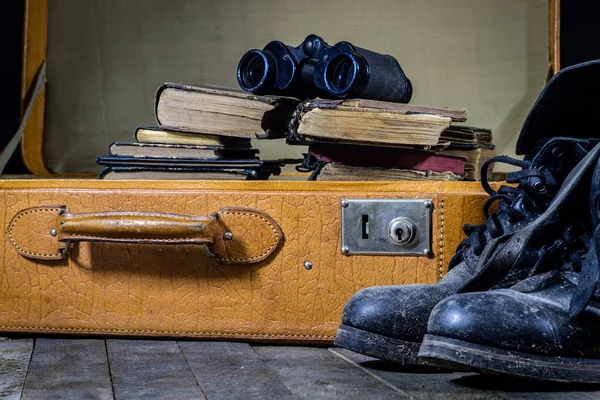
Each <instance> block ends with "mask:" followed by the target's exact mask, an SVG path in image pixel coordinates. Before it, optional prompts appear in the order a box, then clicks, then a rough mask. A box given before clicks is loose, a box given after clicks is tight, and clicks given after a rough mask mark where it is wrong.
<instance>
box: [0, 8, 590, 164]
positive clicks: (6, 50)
mask: <svg viewBox="0 0 600 400" xmlns="http://www.w3.org/2000/svg"><path fill="white" fill-rule="evenodd" d="M3 3H4V4H2V5H0V15H1V16H2V23H0V37H1V38H3V40H2V43H4V46H3V55H4V57H3V58H4V60H3V62H1V63H0V73H1V74H2V75H1V76H2V80H3V85H2V87H3V93H2V99H3V101H2V106H1V107H0V126H1V127H2V131H1V132H2V133H1V134H0V148H4V146H6V144H7V143H8V141H9V140H10V138H11V137H12V135H13V134H14V133H15V132H16V131H17V129H18V127H19V122H20V115H21V109H20V101H19V99H20V86H21V59H22V50H23V16H24V0H11V1H7V2H3ZM561 7H562V9H561V14H562V15H561V66H562V67H566V66H569V65H573V64H577V63H580V62H583V61H586V60H592V59H600V45H599V43H598V39H599V38H600V24H598V19H599V17H598V16H599V15H600V2H599V1H597V0H568V1H562V4H561ZM26 172H27V171H26V169H25V167H24V165H23V162H22V160H21V155H20V152H16V154H14V155H13V157H12V159H11V161H10V162H9V164H8V165H7V167H6V169H5V171H4V173H7V174H22V173H26Z"/></svg>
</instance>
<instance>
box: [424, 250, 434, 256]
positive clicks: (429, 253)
mask: <svg viewBox="0 0 600 400" xmlns="http://www.w3.org/2000/svg"><path fill="white" fill-rule="evenodd" d="M432 254H433V252H432V251H431V250H429V249H425V250H423V255H424V256H425V257H431V255H432Z"/></svg>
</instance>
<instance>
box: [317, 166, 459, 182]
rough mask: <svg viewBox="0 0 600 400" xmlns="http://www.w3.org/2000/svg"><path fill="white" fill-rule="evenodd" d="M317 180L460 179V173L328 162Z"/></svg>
mask: <svg viewBox="0 0 600 400" xmlns="http://www.w3.org/2000/svg"><path fill="white" fill-rule="evenodd" d="M317 180H318V181H421V180H427V181H461V180H463V178H462V177H461V176H460V175H457V174H454V173H452V172H433V171H415V170H408V169H384V168H374V167H354V166H350V165H345V164H341V163H330V164H327V165H325V166H324V167H323V169H322V170H321V172H320V173H319V175H318V176H317Z"/></svg>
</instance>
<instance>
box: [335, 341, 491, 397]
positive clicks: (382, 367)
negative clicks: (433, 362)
mask: <svg viewBox="0 0 600 400" xmlns="http://www.w3.org/2000/svg"><path fill="white" fill-rule="evenodd" d="M331 352H332V353H334V354H336V355H337V356H339V357H340V358H343V359H344V360H346V361H348V362H349V363H352V364H354V365H356V366H357V367H359V368H361V369H364V370H366V371H368V372H369V373H372V374H373V375H376V376H378V377H379V378H381V379H383V380H385V381H386V382H388V383H390V384H391V385H393V386H395V387H397V388H398V389H399V390H402V391H404V392H406V393H407V394H408V395H409V396H410V397H411V398H413V399H440V400H442V399H449V400H458V399H472V398H473V397H475V396H476V397H477V398H478V399H482V400H483V399H494V400H495V399H501V398H502V397H501V396H500V395H498V394H496V393H494V392H492V391H490V390H485V387H479V388H471V387H469V386H465V385H459V384H456V383H455V381H456V380H459V379H461V378H463V377H468V376H473V375H476V374H472V373H443V372H439V371H435V370H431V369H423V368H419V367H409V366H402V365H400V364H395V363H389V362H385V361H382V360H379V359H377V358H372V357H367V356H363V355H362V354H358V353H354V352H352V351H349V350H346V349H341V348H332V349H331Z"/></svg>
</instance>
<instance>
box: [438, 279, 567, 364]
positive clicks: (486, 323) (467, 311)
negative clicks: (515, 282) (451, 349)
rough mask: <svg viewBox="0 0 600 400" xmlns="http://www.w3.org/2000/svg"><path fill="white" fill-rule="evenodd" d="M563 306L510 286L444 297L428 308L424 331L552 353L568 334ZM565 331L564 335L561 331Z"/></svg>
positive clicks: (476, 341) (504, 347) (507, 347)
mask: <svg viewBox="0 0 600 400" xmlns="http://www.w3.org/2000/svg"><path fill="white" fill-rule="evenodd" d="M564 320H565V315H564V310H563V309H562V308H561V307H559V306H558V305H553V304H551V303H544V302H540V301H539V300H538V299H536V298H533V297H532V296H528V295H527V294H523V293H519V292H515V291H512V290H494V291H490V292H481V293H466V294H459V295H454V296H451V297H448V298H447V299H445V300H443V301H441V302H440V303H439V304H437V305H436V307H435V308H434V309H433V311H432V312H431V315H430V318H429V323H428V329H427V333H428V334H431V335H436V336H443V337H448V338H452V339H458V340H462V341H466V342H470V343H475V344H479V345H484V346H490V347H496V348H502V349H506V350H514V351H522V352H535V353H545V354H556V355H558V354H559V353H561V352H562V344H561V338H564V337H568V336H569V334H568V332H563V330H564V329H563V328H566V329H568V326H567V325H565V324H562V323H561V322H562V321H564ZM565 334H566V335H565Z"/></svg>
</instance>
